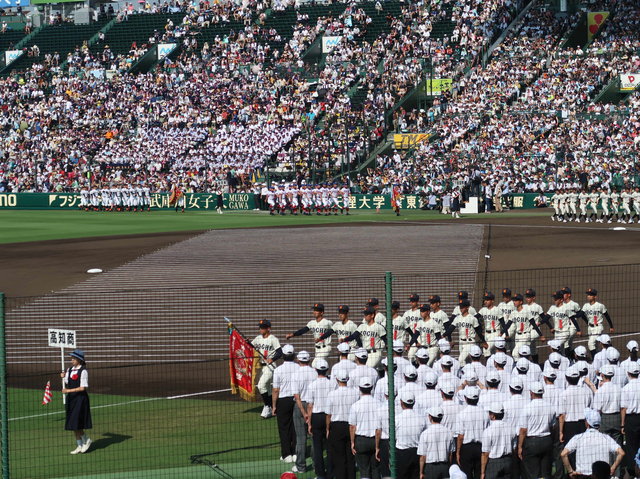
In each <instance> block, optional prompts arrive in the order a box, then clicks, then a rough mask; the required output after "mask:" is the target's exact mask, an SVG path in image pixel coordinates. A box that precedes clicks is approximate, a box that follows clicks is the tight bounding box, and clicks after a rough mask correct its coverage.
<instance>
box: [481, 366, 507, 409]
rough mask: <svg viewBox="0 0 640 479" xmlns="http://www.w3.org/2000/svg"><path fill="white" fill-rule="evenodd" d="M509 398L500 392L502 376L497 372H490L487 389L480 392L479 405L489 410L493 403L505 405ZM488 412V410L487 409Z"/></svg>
mask: <svg viewBox="0 0 640 479" xmlns="http://www.w3.org/2000/svg"><path fill="white" fill-rule="evenodd" d="M507 399H509V397H508V396H507V395H506V394H505V393H503V392H501V391H500V376H499V375H498V372H497V371H489V373H488V374H487V389H483V390H482V391H481V392H480V400H479V401H478V405H479V406H482V407H483V408H485V409H487V406H489V405H490V404H491V403H494V402H498V403H500V404H504V403H505V402H506V401H507ZM487 410H488V409H487Z"/></svg>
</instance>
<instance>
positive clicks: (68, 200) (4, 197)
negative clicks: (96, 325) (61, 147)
mask: <svg viewBox="0 0 640 479" xmlns="http://www.w3.org/2000/svg"><path fill="white" fill-rule="evenodd" d="M223 196H224V206H225V208H226V209H229V210H253V209H254V208H256V206H257V205H256V202H255V201H254V195H253V193H232V194H224V195H223ZM536 196H537V195H536V194H534V193H517V194H513V195H511V198H512V207H513V208H514V209H531V208H534V207H535V206H534V203H533V202H534V199H535V198H536ZM547 197H548V198H550V197H551V195H549V194H548V195H547ZM422 201H423V199H422V198H420V197H419V196H418V195H404V196H403V197H402V205H401V208H402V209H407V210H412V209H413V210H415V209H419V208H421V207H422V205H423V203H422ZM503 205H504V202H503ZM349 207H350V208H351V209H357V210H373V209H376V208H380V209H381V210H390V209H392V207H391V195H357V194H356V195H351V197H350V200H349ZM71 208H80V194H79V193H0V209H39V210H45V209H71ZM151 208H152V209H154V210H157V209H169V193H154V194H152V195H151ZM185 209H189V210H194V211H198V210H215V209H216V195H215V194H206V193H188V194H186V195H185Z"/></svg>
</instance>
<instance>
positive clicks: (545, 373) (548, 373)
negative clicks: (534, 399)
mask: <svg viewBox="0 0 640 479" xmlns="http://www.w3.org/2000/svg"><path fill="white" fill-rule="evenodd" d="M542 375H543V376H544V377H545V378H549V379H558V375H557V374H556V372H555V371H554V370H553V369H545V370H544V371H543V372H542Z"/></svg>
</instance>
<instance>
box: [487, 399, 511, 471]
mask: <svg viewBox="0 0 640 479" xmlns="http://www.w3.org/2000/svg"><path fill="white" fill-rule="evenodd" d="M485 409H486V410H487V411H488V412H489V419H490V420H491V423H490V424H489V427H488V428H487V429H485V430H484V432H483V433H482V464H481V474H482V476H481V477H483V478H486V479H498V478H499V477H504V476H509V475H511V463H512V461H513V450H514V446H515V443H516V431H515V429H514V428H513V427H512V426H511V424H509V423H508V422H507V421H505V420H504V406H503V405H502V403H501V402H498V401H494V402H491V403H489V404H488V405H487V406H486V408H485Z"/></svg>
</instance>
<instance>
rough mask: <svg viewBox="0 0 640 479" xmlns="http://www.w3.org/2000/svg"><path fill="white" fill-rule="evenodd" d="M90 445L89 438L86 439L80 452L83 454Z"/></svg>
mask: <svg viewBox="0 0 640 479" xmlns="http://www.w3.org/2000/svg"><path fill="white" fill-rule="evenodd" d="M90 447H91V439H87V442H86V443H84V444H83V445H82V450H81V451H80V452H82V454H84V453H85V452H87V451H88V450H89V448H90Z"/></svg>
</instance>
